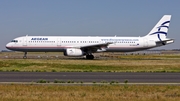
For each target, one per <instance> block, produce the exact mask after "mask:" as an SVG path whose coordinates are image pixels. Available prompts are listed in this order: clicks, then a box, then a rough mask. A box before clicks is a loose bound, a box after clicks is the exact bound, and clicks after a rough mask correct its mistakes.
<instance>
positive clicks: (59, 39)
mask: <svg viewBox="0 0 180 101" xmlns="http://www.w3.org/2000/svg"><path fill="white" fill-rule="evenodd" d="M57 46H61V38H57Z"/></svg>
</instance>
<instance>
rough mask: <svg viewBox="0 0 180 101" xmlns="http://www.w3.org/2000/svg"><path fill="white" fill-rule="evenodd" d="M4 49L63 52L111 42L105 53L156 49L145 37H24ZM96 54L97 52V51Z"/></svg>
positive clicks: (153, 41) (16, 39)
mask: <svg viewBox="0 0 180 101" xmlns="http://www.w3.org/2000/svg"><path fill="white" fill-rule="evenodd" d="M14 40H15V42H13V41H12V42H10V43H8V44H7V45H6V47H7V48H8V49H10V50H14V51H23V52H63V51H64V50H66V49H67V48H78V47H81V46H88V45H96V44H101V43H107V42H111V43H112V44H109V45H108V47H107V48H106V49H105V50H104V51H107V52H131V51H139V50H144V49H149V48H153V47H156V46H157V45H156V43H155V40H151V39H148V38H145V37H98V36H97V37H94V36H93V37H92V36H89V37H88V36H79V37H77V36H24V37H18V38H15V39H14ZM97 52H98V51H97Z"/></svg>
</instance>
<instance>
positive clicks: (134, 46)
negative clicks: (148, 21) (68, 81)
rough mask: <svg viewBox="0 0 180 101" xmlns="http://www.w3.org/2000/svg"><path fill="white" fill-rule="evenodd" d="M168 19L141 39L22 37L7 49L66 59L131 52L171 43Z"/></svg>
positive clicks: (168, 16)
mask: <svg viewBox="0 0 180 101" xmlns="http://www.w3.org/2000/svg"><path fill="white" fill-rule="evenodd" d="M170 20H171V15H164V16H163V17H162V18H161V19H160V20H159V22H158V23H157V24H156V25H155V26H154V28H153V29H152V30H151V31H150V32H149V33H148V34H147V35H145V36H143V37H118V36H111V37H108V36H28V35H26V36H22V37H17V38H15V39H13V40H12V41H11V42H9V43H8V44H7V45H6V48H7V49H9V50H13V51H22V52H24V56H23V58H27V52H63V53H64V55H65V56H72V57H80V56H86V59H94V55H93V53H96V52H133V51H141V50H146V49H150V48H155V47H159V46H164V45H167V44H171V43H174V39H170V38H166V37H167V32H168V29H169V24H170Z"/></svg>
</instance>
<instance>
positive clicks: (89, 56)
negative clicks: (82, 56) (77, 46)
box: [86, 55, 94, 60]
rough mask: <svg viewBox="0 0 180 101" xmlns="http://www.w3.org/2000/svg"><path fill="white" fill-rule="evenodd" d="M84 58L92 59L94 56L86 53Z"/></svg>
mask: <svg viewBox="0 0 180 101" xmlns="http://www.w3.org/2000/svg"><path fill="white" fill-rule="evenodd" d="M86 59H90V60H93V59H94V56H93V55H86Z"/></svg>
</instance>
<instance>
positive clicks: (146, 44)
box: [143, 38, 148, 47]
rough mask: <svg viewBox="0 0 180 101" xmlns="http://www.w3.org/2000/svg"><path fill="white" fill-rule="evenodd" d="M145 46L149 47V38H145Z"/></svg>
mask: <svg viewBox="0 0 180 101" xmlns="http://www.w3.org/2000/svg"><path fill="white" fill-rule="evenodd" d="M143 43H144V47H148V39H147V38H144V42H143Z"/></svg>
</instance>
